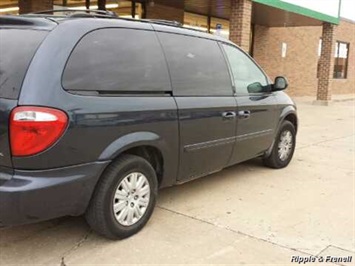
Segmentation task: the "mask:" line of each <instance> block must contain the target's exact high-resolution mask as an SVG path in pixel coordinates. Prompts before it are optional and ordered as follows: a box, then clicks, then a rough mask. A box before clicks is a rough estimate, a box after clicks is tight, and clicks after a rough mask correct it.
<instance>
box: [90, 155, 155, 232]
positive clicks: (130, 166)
mask: <svg viewBox="0 0 355 266" xmlns="http://www.w3.org/2000/svg"><path fill="white" fill-rule="evenodd" d="M157 191H158V184H157V177H156V174H155V171H154V169H153V167H152V166H151V165H150V164H149V163H148V162H147V161H146V160H145V159H143V158H141V157H138V156H135V155H123V156H122V157H120V158H119V159H118V160H117V161H115V162H113V163H112V164H111V165H110V166H109V167H108V168H107V170H106V171H105V172H104V174H103V176H102V178H101V179H100V181H99V183H98V186H97V188H96V190H95V192H94V195H93V198H92V199H91V202H90V205H89V208H88V210H87V212H86V220H87V222H88V224H89V225H90V226H91V227H92V229H93V230H94V231H96V232H97V233H99V234H101V235H103V236H105V237H107V238H110V239H122V238H126V237H129V236H131V235H133V234H135V233H137V232H138V231H139V230H141V229H142V228H143V227H144V225H145V224H146V223H147V222H148V220H149V218H150V216H151V215H152V212H153V209H154V206H155V202H156V196H157Z"/></svg>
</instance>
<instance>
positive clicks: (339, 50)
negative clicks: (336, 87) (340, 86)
mask: <svg viewBox="0 0 355 266" xmlns="http://www.w3.org/2000/svg"><path fill="white" fill-rule="evenodd" d="M348 58H349V43H345V42H336V45H335V60H334V75H333V77H334V78H335V79H346V78H347V75H348Z"/></svg>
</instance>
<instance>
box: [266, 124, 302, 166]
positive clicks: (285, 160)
mask: <svg viewBox="0 0 355 266" xmlns="http://www.w3.org/2000/svg"><path fill="white" fill-rule="evenodd" d="M288 133H289V134H290V135H288ZM288 136H291V138H292V139H291V145H292V146H291V147H290V148H289V149H288V150H287V151H286V150H285V149H286V148H285V142H283V143H281V142H282V141H286V143H289V142H290V141H289V137H288ZM285 139H286V140H285ZM287 146H288V145H287ZM288 147H289V146H288ZM295 147H296V129H295V126H294V125H293V124H292V123H291V122H290V121H284V122H282V124H281V127H280V130H279V132H278V134H277V136H276V139H275V141H274V146H273V148H272V151H271V153H270V155H269V156H268V157H266V158H264V164H265V165H266V166H268V167H271V168H274V169H281V168H284V167H286V166H287V165H288V164H289V163H290V162H291V160H292V157H293V154H294V152H295ZM279 150H280V152H279Z"/></svg>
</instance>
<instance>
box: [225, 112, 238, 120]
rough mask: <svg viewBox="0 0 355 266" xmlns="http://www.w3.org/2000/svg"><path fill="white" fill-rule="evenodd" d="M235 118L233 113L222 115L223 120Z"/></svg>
mask: <svg viewBox="0 0 355 266" xmlns="http://www.w3.org/2000/svg"><path fill="white" fill-rule="evenodd" d="M236 116H237V114H236V113H235V112H232V111H228V112H223V113H222V117H223V119H233V118H235V117H236Z"/></svg>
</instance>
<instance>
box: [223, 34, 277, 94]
mask: <svg viewBox="0 0 355 266" xmlns="http://www.w3.org/2000/svg"><path fill="white" fill-rule="evenodd" d="M218 42H219V45H220V48H221V49H222V51H223V56H224V57H225V60H226V62H227V65H228V69H229V73H230V78H231V81H232V85H233V90H234V95H235V96H236V97H244V96H260V95H269V94H272V83H270V78H269V77H268V75H267V74H266V73H265V71H264V70H263V69H262V68H261V67H260V66H259V64H258V63H257V62H256V61H255V60H254V58H252V57H251V56H250V55H249V54H248V53H247V52H245V51H243V49H241V48H239V47H238V46H237V45H234V44H232V43H229V42H223V41H220V40H219V41H218ZM223 45H228V46H231V47H233V48H235V49H237V50H239V51H240V52H242V53H243V54H244V55H246V56H247V57H248V58H249V59H250V60H251V61H252V62H253V63H254V64H255V65H256V66H257V68H258V69H259V70H260V71H261V73H262V74H263V75H264V77H265V80H266V82H267V83H268V85H267V86H269V90H268V91H264V92H258V93H238V91H237V88H236V86H235V81H234V74H233V71H232V67H231V65H230V62H229V59H228V57H227V54H226V51H225V49H224V47H223Z"/></svg>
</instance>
